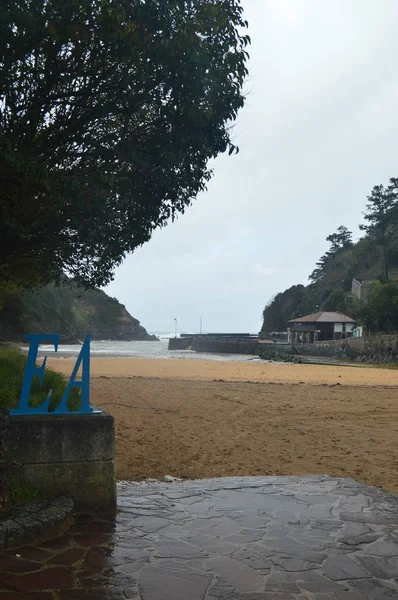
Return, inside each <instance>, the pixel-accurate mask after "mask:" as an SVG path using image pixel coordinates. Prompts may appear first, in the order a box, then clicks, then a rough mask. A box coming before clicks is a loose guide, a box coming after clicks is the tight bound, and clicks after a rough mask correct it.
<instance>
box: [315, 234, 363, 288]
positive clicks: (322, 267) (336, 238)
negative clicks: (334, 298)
mask: <svg viewBox="0 0 398 600" xmlns="http://www.w3.org/2000/svg"><path fill="white" fill-rule="evenodd" d="M326 241H327V242H330V244H331V246H330V249H329V250H328V251H327V252H326V253H325V254H324V255H323V256H321V258H320V259H319V261H318V262H317V263H316V269H315V270H314V271H313V272H312V273H311V275H310V276H309V280H310V281H312V282H316V281H320V280H321V279H322V278H323V277H324V275H325V273H326V272H327V270H328V269H329V268H330V267H331V268H333V266H334V265H335V264H336V263H338V260H339V257H340V255H341V253H342V252H344V251H345V250H347V249H348V248H352V246H353V243H352V233H351V231H350V230H349V229H347V227H345V226H344V225H340V227H338V228H337V231H336V233H332V234H331V235H328V237H327V238H326Z"/></svg>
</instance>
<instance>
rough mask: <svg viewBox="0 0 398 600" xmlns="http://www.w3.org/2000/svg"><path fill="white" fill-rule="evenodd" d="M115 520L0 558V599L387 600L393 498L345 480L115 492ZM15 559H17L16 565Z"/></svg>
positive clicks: (152, 486)
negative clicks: (116, 503)
mask: <svg viewBox="0 0 398 600" xmlns="http://www.w3.org/2000/svg"><path fill="white" fill-rule="evenodd" d="M118 503H119V512H118V515H117V517H116V519H115V520H111V519H110V520H100V519H93V518H90V517H84V516H82V517H80V518H79V519H78V521H77V523H76V525H75V526H73V527H72V528H71V530H70V531H69V533H68V534H66V535H64V536H63V537H62V538H60V539H58V540H55V541H53V542H48V543H43V544H41V545H40V546H39V547H26V548H21V549H19V550H17V551H15V550H14V551H10V552H8V553H7V552H6V553H3V554H2V555H1V556H0V590H1V591H0V600H129V599H130V600H131V599H136V600H202V599H203V600H298V599H300V600H301V599H302V600H365V599H366V598H367V599H369V598H371V599H374V600H385V599H391V598H396V599H397V598H398V497H397V496H395V495H392V494H386V493H383V492H381V491H380V490H378V489H376V488H372V487H368V486H364V485H362V484H360V483H357V482H354V481H352V480H349V479H332V478H328V477H306V478H304V477H262V478H229V479H213V480H203V481H195V482H181V483H180V482H178V483H171V484H166V483H148V484H142V485H134V484H127V483H124V484H119V490H118ZM17 555H19V556H17Z"/></svg>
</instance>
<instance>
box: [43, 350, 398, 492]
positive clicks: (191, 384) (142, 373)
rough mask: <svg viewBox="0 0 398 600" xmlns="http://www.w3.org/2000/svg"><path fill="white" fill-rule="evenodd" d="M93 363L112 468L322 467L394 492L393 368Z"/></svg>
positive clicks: (397, 470) (397, 394) (396, 403)
mask: <svg viewBox="0 0 398 600" xmlns="http://www.w3.org/2000/svg"><path fill="white" fill-rule="evenodd" d="M73 364H74V360H69V359H52V360H49V365H50V366H52V367H53V368H56V369H58V370H60V371H62V372H64V373H65V374H67V375H68V376H69V375H70V373H71V370H72V367H73ZM91 372H92V382H91V389H92V401H93V402H94V403H95V404H96V405H98V406H100V407H102V408H103V409H104V410H107V411H108V412H110V413H112V414H113V415H114V417H115V424H116V467H117V476H118V478H119V479H144V478H147V477H153V478H162V477H164V475H166V474H169V475H173V476H177V477H188V478H196V477H220V476H226V475H298V474H322V473H326V474H329V475H338V476H346V477H353V478H355V479H358V480H360V481H363V482H365V483H369V484H372V485H380V486H382V487H383V488H384V489H385V490H388V491H395V492H398V443H397V439H398V371H396V370H389V369H379V368H377V369H374V368H370V367H360V368H355V367H334V366H324V365H321V366H318V365H294V364H282V365H280V364H274V363H257V362H250V361H248V362H242V363H236V362H235V363H228V362H213V361H197V360H155V359H120V358H94V359H92V361H91Z"/></svg>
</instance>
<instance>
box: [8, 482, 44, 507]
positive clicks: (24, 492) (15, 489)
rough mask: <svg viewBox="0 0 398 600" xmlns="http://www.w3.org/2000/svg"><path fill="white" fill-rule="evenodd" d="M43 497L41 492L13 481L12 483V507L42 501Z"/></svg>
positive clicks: (10, 496) (10, 497)
mask: <svg viewBox="0 0 398 600" xmlns="http://www.w3.org/2000/svg"><path fill="white" fill-rule="evenodd" d="M42 497H43V495H42V493H41V492H40V490H32V489H29V488H26V487H24V486H23V485H20V484H19V483H17V482H16V481H15V479H11V481H10V495H9V499H10V505H11V506H14V505H16V504H24V503H25V502H32V501H33V500H40V499H41V498H42Z"/></svg>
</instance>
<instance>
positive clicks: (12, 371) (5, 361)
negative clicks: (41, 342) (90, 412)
mask: <svg viewBox="0 0 398 600" xmlns="http://www.w3.org/2000/svg"><path fill="white" fill-rule="evenodd" d="M26 358H27V357H26V355H25V354H24V353H23V352H22V351H20V350H18V349H17V348H0V406H1V407H4V408H7V409H9V410H11V409H13V408H17V406H18V402H19V397H20V395H21V389H22V382H23V377H24V373H25V365H26ZM66 383H67V382H66V379H65V377H64V376H63V375H61V374H60V373H56V372H55V371H52V370H51V369H46V370H45V373H44V379H43V385H40V382H39V378H38V377H37V376H35V377H34V378H33V382H32V388H31V394H30V401H29V405H30V406H40V404H41V403H42V402H44V400H45V399H46V397H47V395H48V392H49V391H50V390H52V394H51V402H50V411H53V410H54V408H55V407H56V406H57V405H58V404H59V403H60V401H61V398H62V395H63V393H64V391H65V387H66ZM79 406H80V390H78V389H76V388H73V389H72V391H71V393H70V394H69V400H68V408H69V410H78V409H79Z"/></svg>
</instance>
